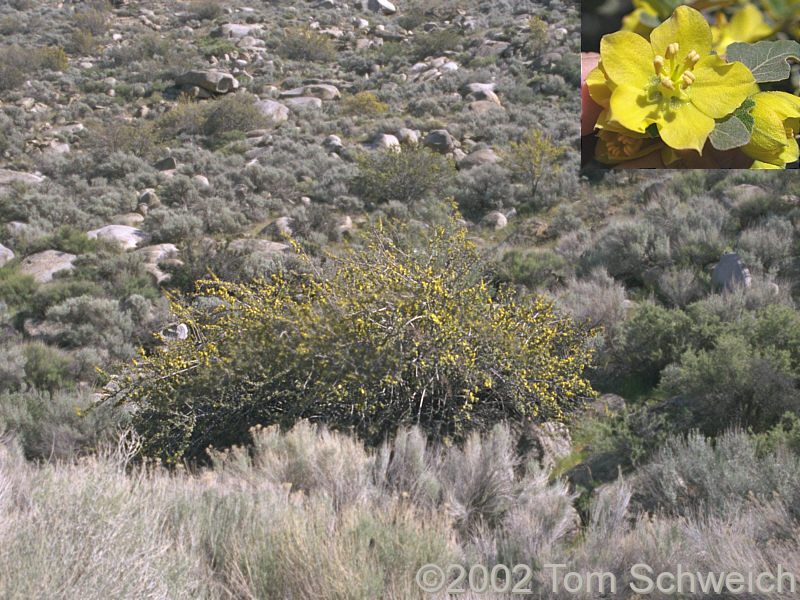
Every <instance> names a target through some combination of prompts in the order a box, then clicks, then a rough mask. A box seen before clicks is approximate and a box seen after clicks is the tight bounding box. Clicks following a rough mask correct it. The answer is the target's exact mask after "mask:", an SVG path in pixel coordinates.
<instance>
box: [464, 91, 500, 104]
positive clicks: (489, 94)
mask: <svg viewBox="0 0 800 600" xmlns="http://www.w3.org/2000/svg"><path fill="white" fill-rule="evenodd" d="M467 98H468V99H469V100H481V101H486V102H494V103H495V104H497V105H498V106H501V104H500V98H499V97H498V96H497V94H495V93H494V92H493V91H491V90H482V91H477V92H470V93H469V94H468V95H467Z"/></svg>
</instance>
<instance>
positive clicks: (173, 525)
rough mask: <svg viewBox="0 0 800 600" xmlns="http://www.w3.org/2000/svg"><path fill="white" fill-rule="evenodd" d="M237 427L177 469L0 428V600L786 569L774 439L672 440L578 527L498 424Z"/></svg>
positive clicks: (791, 533)
mask: <svg viewBox="0 0 800 600" xmlns="http://www.w3.org/2000/svg"><path fill="white" fill-rule="evenodd" d="M1 426H2V425H0V427H1ZM250 436H251V437H252V443H251V450H250V451H247V450H245V449H243V448H239V447H237V448H232V449H230V450H227V451H212V452H211V464H210V465H208V466H207V467H204V468H202V469H199V470H197V471H192V472H187V471H186V470H184V469H179V470H167V469H164V468H163V467H161V466H160V465H158V464H153V463H146V464H140V465H134V464H131V457H132V455H133V454H134V453H135V451H136V448H137V444H138V440H137V438H136V436H135V435H132V434H131V433H130V432H129V431H128V432H123V433H122V435H120V436H119V437H118V438H117V441H116V442H114V443H112V442H109V441H108V440H106V441H105V442H104V443H101V445H100V450H99V452H97V453H96V454H94V455H92V456H90V457H87V458H85V459H83V460H81V461H79V462H70V461H62V462H52V463H50V464H47V465H37V464H34V463H30V462H27V461H26V460H25V459H24V456H23V455H22V453H21V451H20V446H19V441H18V440H15V439H12V438H11V437H10V436H9V435H8V434H5V435H3V436H2V438H0V439H1V440H2V441H0V500H2V504H0V507H2V510H1V511H0V531H2V535H3V542H4V544H3V552H2V553H0V574H1V575H2V577H0V593H2V595H3V596H5V597H35V596H36V594H42V595H44V596H46V597H53V596H54V595H58V597H61V598H66V599H70V598H75V599H77V598H89V599H92V598H98V599H99V598H107V597H115V598H121V599H126V598H131V599H132V598H140V597H142V595H148V596H150V597H153V598H159V599H160V598H165V599H166V598H183V597H186V598H210V599H216V598H229V597H230V596H231V594H232V593H236V594H239V595H241V596H244V597H264V598H273V597H277V598H280V597H286V596H288V595H292V596H293V597H297V598H302V599H311V598H317V597H322V596H324V597H327V598H344V599H353V600H356V599H361V598H365V597H370V598H389V599H397V600H400V599H416V598H420V599H421V598H423V597H431V596H429V595H426V596H423V595H422V593H421V591H420V590H419V589H418V587H417V586H416V584H415V583H414V575H415V573H416V570H417V569H418V568H419V566H420V565H422V564H426V563H436V564H439V565H441V566H443V567H445V566H446V565H448V564H452V563H455V564H462V565H465V566H467V567H468V566H469V565H471V564H474V563H483V564H488V565H493V564H496V563H497V562H505V563H508V564H513V563H515V562H527V563H528V564H531V565H532V568H533V573H534V589H537V590H538V591H541V592H542V595H543V597H546V598H561V597H564V598H566V597H567V596H566V595H562V594H553V593H550V592H549V591H548V590H549V589H550V586H549V584H550V580H551V577H552V575H551V572H550V571H548V570H545V569H543V565H544V564H545V563H547V562H551V563H556V562H558V563H564V564H566V565H567V567H568V568H569V569H570V570H574V571H582V572H583V571H603V572H606V571H611V572H613V573H614V574H615V575H616V576H617V577H618V582H619V584H618V585H619V586H620V587H621V586H623V585H624V586H627V583H628V579H627V578H628V572H629V569H630V566H631V565H633V564H635V563H636V562H646V563H647V564H649V565H651V566H653V567H654V568H655V569H656V570H657V571H658V570H659V569H669V568H672V566H673V565H674V564H676V562H680V564H682V565H683V567H684V568H685V569H687V570H698V571H700V572H708V571H712V572H721V571H730V570H731V569H735V568H741V567H737V564H739V563H738V562H737V561H745V562H744V563H743V564H746V565H752V566H753V568H756V567H759V566H767V565H769V566H771V565H776V564H781V565H782V566H783V568H784V569H785V570H787V571H792V572H796V571H797V569H798V568H800V548H798V544H797V541H796V539H797V536H796V534H797V531H798V525H797V521H796V515H794V513H793V508H792V500H791V497H792V494H796V488H797V481H796V479H797V478H796V477H795V475H790V476H789V478H788V480H786V478H785V477H784V481H779V480H778V479H776V477H777V476H778V473H779V471H780V469H781V466H786V465H790V464H794V462H796V461H797V455H796V454H791V450H789V448H788V447H787V446H786V445H785V444H784V443H783V442H779V443H778V445H777V446H774V447H773V448H772V449H771V450H768V451H765V452H764V453H761V454H759V452H758V451H757V450H756V447H757V444H756V443H755V441H754V440H752V439H750V438H748V436H747V434H745V433H742V432H730V433H727V434H725V435H724V436H722V438H720V440H719V441H718V442H717V444H715V445H712V444H711V443H710V442H709V441H708V440H705V439H704V438H702V437H690V438H689V440H687V441H685V442H681V441H679V440H675V441H674V442H673V443H671V445H670V446H668V448H669V449H668V450H665V451H664V453H663V454H662V455H659V457H658V460H656V461H654V462H653V463H648V465H645V466H644V467H642V469H641V470H640V471H637V472H636V474H635V475H633V476H631V477H630V478H627V479H625V480H623V481H619V482H617V483H615V484H613V485H609V486H605V487H604V488H603V489H602V490H599V492H598V493H597V494H596V495H595V497H594V498H593V499H592V501H591V503H590V506H589V509H588V513H587V517H586V519H585V521H584V522H581V521H580V520H579V519H578V515H577V513H576V511H575V509H574V508H573V506H572V504H573V502H574V494H573V493H572V492H571V491H570V490H569V488H568V486H567V485H565V483H564V482H563V481H562V480H559V479H555V480H550V479H549V477H548V475H549V473H548V471H546V470H542V469H541V468H540V467H539V466H538V465H537V464H536V463H535V461H534V462H531V461H530V460H527V459H526V457H525V456H519V455H517V454H516V453H515V451H514V448H513V445H512V442H513V439H512V436H511V435H510V432H509V430H508V429H507V428H506V427H504V426H497V427H495V428H494V429H493V430H492V431H491V432H489V433H486V434H483V435H478V434H473V435H472V436H471V437H470V438H469V441H468V442H467V444H466V445H465V446H464V447H463V448H457V447H442V446H440V445H438V444H436V443H430V442H429V441H427V439H426V436H425V435H424V434H423V433H422V432H421V431H420V430H418V429H415V428H412V429H406V428H401V429H400V430H399V431H398V432H397V436H396V437H395V438H394V439H393V440H391V441H387V442H385V443H384V444H383V445H381V446H380V447H378V448H374V449H370V448H365V447H364V446H363V445H362V443H361V442H359V441H357V440H356V439H354V438H353V437H351V436H349V435H347V434H343V433H336V432H331V431H328V430H327V429H325V428H322V427H319V426H314V425H311V424H309V423H307V422H299V423H297V424H296V425H295V426H294V427H293V428H292V429H290V430H288V431H281V430H280V429H279V428H278V427H277V426H272V427H266V428H260V427H256V428H253V429H252V430H251V431H250ZM787 452H789V453H790V454H788V455H787V454H786V453H787ZM787 461H788V462H787ZM722 472H724V473H725V477H721V476H720V473H722ZM792 473H794V474H796V472H795V471H792ZM784 475H785V473H784ZM775 486H778V487H777V489H780V490H781V492H782V494H781V496H772V495H771V490H772V489H776V488H775ZM749 492H750V493H749ZM686 494H689V495H690V496H689V504H688V505H687V504H685V503H684V502H683V501H684V500H686ZM644 506H651V507H652V510H653V512H652V513H649V514H648V513H645V512H642V510H643V507H644ZM734 507H735V510H732V509H733V508H734ZM691 508H694V509H695V510H692V509H691ZM100 548H101V549H103V552H99V551H98V549H100ZM531 557H534V558H533V559H532V558H531ZM673 561H676V562H673ZM771 568H774V567H771ZM434 597H437V598H438V597H442V598H443V597H444V596H434ZM465 597H470V596H465ZM473 597H474V598H478V597H480V596H473ZM489 597H492V598H500V597H503V596H502V595H494V596H489ZM580 597H582V598H591V597H592V596H591V595H588V594H585V595H583V596H580ZM780 597H783V596H780ZM786 597H788V596H786Z"/></svg>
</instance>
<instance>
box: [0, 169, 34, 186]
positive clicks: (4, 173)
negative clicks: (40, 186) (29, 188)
mask: <svg viewBox="0 0 800 600" xmlns="http://www.w3.org/2000/svg"><path fill="white" fill-rule="evenodd" d="M15 181H18V182H20V183H27V184H30V185H33V184H36V183H41V182H43V181H44V177H43V176H41V175H34V174H33V173H25V172H24V171H11V170H10V169H0V185H11V184H12V183H14V182H15Z"/></svg>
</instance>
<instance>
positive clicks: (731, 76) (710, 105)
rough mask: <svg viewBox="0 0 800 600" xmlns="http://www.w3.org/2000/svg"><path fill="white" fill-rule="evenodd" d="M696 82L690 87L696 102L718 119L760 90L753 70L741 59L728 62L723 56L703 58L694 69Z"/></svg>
mask: <svg viewBox="0 0 800 600" xmlns="http://www.w3.org/2000/svg"><path fill="white" fill-rule="evenodd" d="M694 75H695V81H694V83H693V84H692V85H691V86H689V88H688V89H687V90H686V93H687V95H688V96H689V97H690V98H691V100H692V104H694V105H695V106H696V107H697V108H699V109H700V110H701V111H703V112H704V113H705V114H707V115H708V116H709V117H712V118H714V119H721V118H722V117H725V116H727V115H729V114H731V113H732V112H733V111H734V110H736V109H737V108H739V105H740V104H741V103H742V102H744V100H745V98H747V97H748V96H749V95H751V94H753V93H754V92H756V91H758V87H757V86H756V83H755V79H754V78H753V74H752V73H751V72H750V69H748V68H747V67H745V66H744V64H742V63H740V62H734V63H730V64H728V63H726V62H725V61H724V60H722V59H721V58H720V57H719V56H716V55H711V56H706V57H703V58H701V59H700V62H698V63H697V65H696V66H695V68H694Z"/></svg>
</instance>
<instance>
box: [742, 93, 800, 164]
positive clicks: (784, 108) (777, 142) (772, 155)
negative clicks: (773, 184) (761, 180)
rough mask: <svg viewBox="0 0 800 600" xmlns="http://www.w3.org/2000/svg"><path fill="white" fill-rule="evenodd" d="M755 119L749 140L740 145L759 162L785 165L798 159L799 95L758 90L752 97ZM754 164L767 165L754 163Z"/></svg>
mask: <svg viewBox="0 0 800 600" xmlns="http://www.w3.org/2000/svg"><path fill="white" fill-rule="evenodd" d="M751 99H752V100H753V102H755V103H756V105H755V106H754V107H753V109H752V110H751V111H750V114H751V115H752V116H753V119H754V120H755V125H754V126H753V134H752V135H751V136H750V141H749V142H748V143H747V145H745V146H743V147H742V150H743V151H744V153H745V154H747V155H748V156H751V157H752V158H754V159H756V161H758V162H760V163H767V164H770V165H775V166H777V167H784V166H786V163H790V162H794V161H796V160H797V159H798V155H800V152H799V151H798V147H797V140H796V139H795V136H796V135H797V132H798V130H800V98H798V97H797V96H793V95H792V94H787V93H786V92H760V93H758V94H755V95H754V96H753V97H752V98H751ZM753 168H769V167H763V166H754V167H753Z"/></svg>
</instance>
